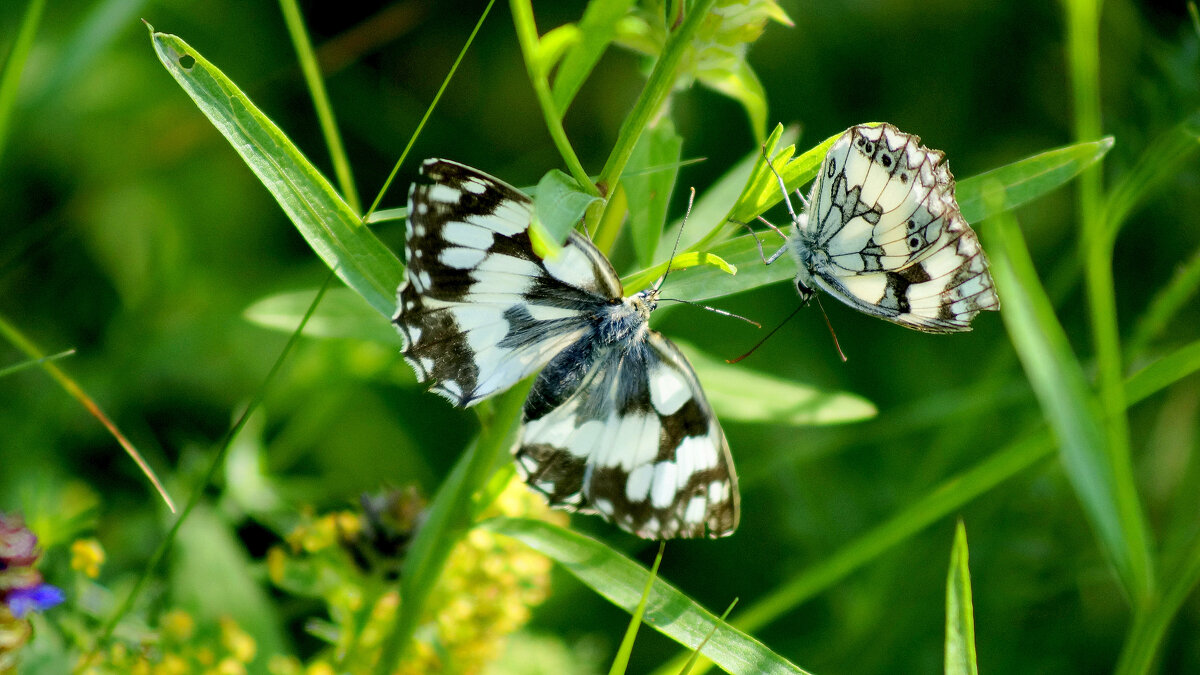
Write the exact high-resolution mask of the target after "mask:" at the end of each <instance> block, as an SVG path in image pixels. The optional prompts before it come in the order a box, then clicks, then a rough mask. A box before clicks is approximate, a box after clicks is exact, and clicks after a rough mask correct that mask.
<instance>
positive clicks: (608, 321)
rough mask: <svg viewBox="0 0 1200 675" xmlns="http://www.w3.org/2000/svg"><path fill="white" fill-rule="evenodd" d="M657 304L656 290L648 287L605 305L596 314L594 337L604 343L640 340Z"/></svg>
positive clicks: (628, 342) (630, 342)
mask: <svg viewBox="0 0 1200 675" xmlns="http://www.w3.org/2000/svg"><path fill="white" fill-rule="evenodd" d="M657 306H658V291H657V290H654V289H649V290H645V291H642V292H641V293H636V294H634V295H632V296H630V297H628V298H622V299H621V301H620V302H614V303H612V304H610V305H605V306H604V309H603V310H602V311H601V312H600V313H599V314H598V315H597V316H596V337H597V338H598V339H599V341H600V342H601V343H604V344H617V343H624V344H632V343H635V342H640V341H641V340H642V339H644V338H645V336H646V331H647V330H649V324H648V323H647V322H648V321H649V319H650V312H653V311H654V308H655V307H657Z"/></svg>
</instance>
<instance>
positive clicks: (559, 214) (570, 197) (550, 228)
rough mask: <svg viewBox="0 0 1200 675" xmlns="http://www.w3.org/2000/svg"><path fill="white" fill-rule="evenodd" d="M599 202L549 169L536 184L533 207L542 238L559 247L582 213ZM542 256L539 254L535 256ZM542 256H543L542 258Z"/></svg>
mask: <svg viewBox="0 0 1200 675" xmlns="http://www.w3.org/2000/svg"><path fill="white" fill-rule="evenodd" d="M598 201H601V199H600V198H599V197H597V196H595V195H593V194H590V193H588V192H587V191H585V190H584V189H583V188H581V187H579V183H578V182H576V181H575V179H574V178H571V177H570V176H568V175H567V174H565V173H563V172H562V171H559V170H558V169H551V170H550V171H548V172H546V175H544V176H542V179H541V180H540V181H538V184H537V192H536V193H535V197H534V206H535V207H536V211H537V222H538V224H539V225H540V227H541V228H542V229H543V230H544V233H543V236H545V237H549V239H550V240H551V241H552V242H554V243H555V244H557V245H558V246H562V244H563V242H565V241H566V240H567V235H568V234H570V232H571V230H574V229H575V228H576V226H578V225H579V222H580V220H582V219H583V214H584V212H585V211H587V209H588V207H589V206H591V205H592V204H593V203H595V202H598ZM540 253H542V252H541V251H539V254H540ZM543 257H544V256H543Z"/></svg>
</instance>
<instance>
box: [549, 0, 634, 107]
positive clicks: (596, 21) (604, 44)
mask: <svg viewBox="0 0 1200 675" xmlns="http://www.w3.org/2000/svg"><path fill="white" fill-rule="evenodd" d="M632 5H633V0H593V1H592V2H589V3H588V5H587V9H585V10H583V18H582V19H580V20H579V24H578V25H579V31H580V33H581V37H580V39H579V41H578V42H577V43H575V44H574V45H573V46H572V47H571V49H570V51H568V52H567V55H566V56H565V57H563V60H562V63H561V64H559V66H558V71H557V72H556V73H555V75H554V86H553V88H552V93H553V94H554V106H555V108H556V109H557V110H558V114H559V116H563V115H566V114H567V108H569V107H570V106H571V101H573V100H574V99H575V94H577V93H579V88H580V87H582V86H583V83H584V81H586V80H587V78H588V75H590V74H591V72H592V68H595V67H596V63H597V62H598V61H599V60H600V56H601V55H602V54H604V51H605V50H606V49H608V45H609V44H610V43H612V40H613V36H615V35H616V30H617V22H618V21H620V20H621V17H623V16H625V14H626V13H627V12H628V11H629V8H630V7H631V6H632Z"/></svg>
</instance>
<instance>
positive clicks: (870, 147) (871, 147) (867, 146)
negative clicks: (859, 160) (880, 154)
mask: <svg viewBox="0 0 1200 675" xmlns="http://www.w3.org/2000/svg"><path fill="white" fill-rule="evenodd" d="M862 148H863V152H865V153H867V154H868V155H871V154H874V153H875V144H874V143H863V146H862Z"/></svg>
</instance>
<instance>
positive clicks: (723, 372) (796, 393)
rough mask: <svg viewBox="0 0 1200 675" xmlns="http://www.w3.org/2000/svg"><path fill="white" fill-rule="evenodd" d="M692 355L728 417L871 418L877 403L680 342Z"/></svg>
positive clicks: (798, 421) (812, 421)
mask: <svg viewBox="0 0 1200 675" xmlns="http://www.w3.org/2000/svg"><path fill="white" fill-rule="evenodd" d="M674 342H675V344H677V345H678V346H679V348H680V349H682V350H683V352H684V353H685V354H686V355H687V357H688V361H690V362H691V364H692V368H693V369H695V371H696V376H697V377H698V378H699V379H700V381H701V382H702V383H703V384H704V393H705V395H707V396H708V402H709V403H710V404H712V407H713V410H714V411H716V413H717V417H718V418H720V419H721V420H722V421H737V422H751V423H764V424H784V425H793V426H813V425H826V424H844V423H846V422H857V421H860V420H865V419H869V418H871V417H874V416H875V414H876V412H877V411H876V409H875V406H874V405H872V404H871V402H870V401H867V400H866V399H864V398H861V397H859V396H855V395H854V394H847V393H843V392H824V391H820V390H818V389H816V388H814V387H810V386H808V385H805V384H800V383H797V382H793V381H791V380H786V379H783V378H780V377H775V376H773V375H767V374H765V373H760V372H757V371H754V370H752V369H750V368H746V367H744V366H740V365H738V366H735V365H731V364H729V363H726V362H724V361H720V360H718V359H714V358H713V357H711V356H709V355H708V354H705V353H704V352H702V351H700V350H698V349H696V348H695V347H693V346H692V345H689V344H687V343H686V342H682V343H681V342H679V341H678V340H675V341H674Z"/></svg>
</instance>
